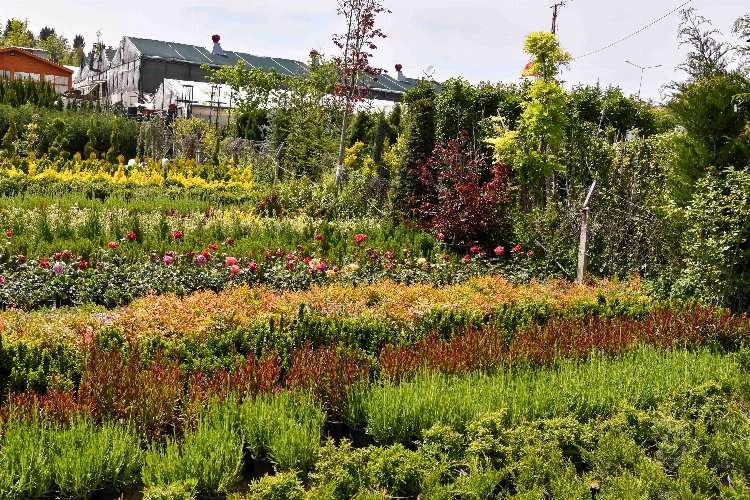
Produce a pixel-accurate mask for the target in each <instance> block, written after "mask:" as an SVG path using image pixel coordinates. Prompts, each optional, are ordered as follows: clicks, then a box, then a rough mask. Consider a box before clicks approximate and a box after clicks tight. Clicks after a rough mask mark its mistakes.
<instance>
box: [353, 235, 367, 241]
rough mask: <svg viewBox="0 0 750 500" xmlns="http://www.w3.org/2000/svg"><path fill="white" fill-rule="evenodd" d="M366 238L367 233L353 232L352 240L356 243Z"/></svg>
mask: <svg viewBox="0 0 750 500" xmlns="http://www.w3.org/2000/svg"><path fill="white" fill-rule="evenodd" d="M366 239H367V235H366V234H362V233H359V234H355V235H354V241H355V242H356V243H362V242H363V241H365V240H366Z"/></svg>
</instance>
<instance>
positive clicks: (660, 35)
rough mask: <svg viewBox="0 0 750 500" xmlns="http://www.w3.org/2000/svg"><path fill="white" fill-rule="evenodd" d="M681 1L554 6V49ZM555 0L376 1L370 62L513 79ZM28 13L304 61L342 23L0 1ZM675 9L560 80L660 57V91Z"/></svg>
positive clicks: (9, 10) (199, 8)
mask: <svg viewBox="0 0 750 500" xmlns="http://www.w3.org/2000/svg"><path fill="white" fill-rule="evenodd" d="M685 1H686V0H569V1H568V2H567V5H566V6H565V7H564V8H563V9H562V10H561V11H560V15H559V18H558V25H559V28H558V34H559V36H560V40H561V43H562V45H563V47H564V48H565V49H566V50H568V51H569V52H570V53H571V54H573V56H580V55H582V54H585V53H587V52H590V51H592V50H596V49H598V48H600V47H603V46H605V45H607V44H609V43H611V42H613V41H616V40H618V39H620V38H622V37H624V36H626V35H628V34H630V33H632V32H634V31H636V30H638V29H640V28H642V27H643V26H645V25H647V24H649V23H650V22H652V21H654V20H655V19H657V18H659V17H661V16H663V15H664V14H666V13H667V12H669V11H671V10H673V9H674V8H676V7H678V6H679V5H681V4H682V3H684V2H685ZM552 3H553V1H552V0H399V1H397V0H384V4H385V5H386V7H388V8H390V10H391V11H392V13H391V14H383V15H382V16H381V17H380V18H378V20H377V24H378V25H379V26H380V27H381V28H382V29H383V31H384V32H385V33H386V34H387V35H388V38H386V39H384V40H381V41H379V42H378V49H377V50H376V51H375V57H374V58H373V63H374V64H375V65H377V66H379V67H382V68H385V69H387V70H389V71H390V72H391V73H393V66H394V64H396V63H401V64H403V66H404V72H405V73H406V74H407V76H412V77H420V76H423V74H424V72H425V70H427V68H428V67H430V66H432V67H434V78H435V79H437V80H444V79H447V78H450V77H453V76H463V77H465V78H467V79H468V80H469V81H471V82H473V83H477V82H479V81H492V82H496V81H503V82H513V81H518V80H519V78H520V71H521V69H522V68H523V66H524V65H525V64H526V62H527V57H526V56H525V55H524V53H523V51H522V46H523V40H524V38H525V36H526V35H527V34H528V33H529V32H531V31H542V30H549V29H550V25H551V9H550V5H551V4H552ZM689 6H692V7H695V8H696V9H697V10H698V11H699V13H701V14H702V15H704V16H705V17H707V18H709V19H712V20H713V23H714V26H715V27H716V28H718V29H720V30H721V31H722V32H723V33H724V34H725V35H726V36H727V37H729V35H730V32H731V26H732V23H733V22H734V20H735V19H736V18H737V17H739V16H741V15H743V14H745V13H748V12H750V2H748V1H746V0H692V1H691V2H690V4H689ZM10 17H20V18H26V19H28V20H29V22H30V28H31V29H32V31H34V32H35V33H38V32H39V30H40V29H41V28H42V27H43V26H45V25H48V26H51V27H54V28H56V29H57V30H58V32H63V33H64V34H65V35H66V36H67V37H68V39H69V40H71V41H72V39H73V36H74V35H76V34H81V35H83V36H84V37H85V39H86V43H87V48H90V47H91V42H92V41H94V40H95V38H96V36H95V33H96V32H97V31H101V32H102V38H103V40H104V41H105V43H107V44H108V45H116V44H117V42H118V41H119V40H120V39H121V38H122V36H124V35H131V36H137V37H142V38H153V39H157V40H166V41H174V42H182V43H191V44H196V45H202V46H209V45H210V44H211V35H213V34H214V33H217V34H219V35H221V37H222V40H221V41H222V46H223V47H224V49H225V50H238V51H243V52H249V53H252V54H257V55H266V56H276V57H287V58H291V59H298V60H306V59H307V54H308V53H309V51H310V49H311V48H315V49H317V50H318V51H321V52H323V53H326V54H332V53H333V51H334V47H333V44H332V43H331V35H332V34H333V33H336V32H341V31H343V29H344V23H343V19H342V18H340V17H337V15H336V1H335V0H275V1H269V0H262V1H261V0H225V1H223V2H219V1H216V0H182V1H173V0H120V1H117V2H112V1H110V0H24V1H20V2H18V1H11V0H0V22H2V23H3V24H4V23H5V20H6V19H8V18H10ZM678 21H679V14H678V13H675V14H673V15H671V16H670V17H668V18H666V19H664V20H663V21H661V22H659V23H658V24H656V25H654V26H652V27H651V28H648V29H647V30H645V31H643V32H642V33H640V34H638V35H636V36H634V37H633V38H631V39H629V40H627V41H625V42H623V43H621V44H619V45H617V46H615V47H613V48H611V49H608V50H605V51H603V52H600V53H598V54H596V55H593V56H590V57H586V58H582V59H579V60H576V61H574V62H573V63H572V64H571V67H570V70H568V71H566V72H565V75H564V79H565V80H566V83H567V85H570V84H573V83H579V82H580V83H591V84H595V83H596V82H597V81H600V82H601V84H602V85H608V84H610V83H611V84H614V85H618V86H620V87H622V88H623V90H624V91H625V93H626V94H635V93H636V92H637V91H638V82H639V78H640V70H638V69H637V68H634V67H632V66H629V65H628V64H626V63H625V61H626V60H630V61H632V62H634V63H636V64H639V65H641V66H652V65H658V64H661V65H662V67H660V68H655V69H651V70H648V71H647V72H646V73H645V78H644V82H643V92H642V95H643V96H644V97H647V98H652V99H655V100H659V99H660V88H661V86H663V85H664V84H666V83H668V82H670V81H672V80H674V79H680V78H682V74H681V73H680V72H678V71H676V69H675V68H676V66H677V65H678V64H679V63H680V62H681V61H682V59H683V56H684V52H685V51H684V50H680V48H679V47H678V42H677V25H678Z"/></svg>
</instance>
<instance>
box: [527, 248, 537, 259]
mask: <svg viewBox="0 0 750 500" xmlns="http://www.w3.org/2000/svg"><path fill="white" fill-rule="evenodd" d="M534 255H536V254H535V253H534V250H529V251H528V252H526V257H528V258H532V257H533V256H534Z"/></svg>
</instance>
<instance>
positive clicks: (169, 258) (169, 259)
mask: <svg viewBox="0 0 750 500" xmlns="http://www.w3.org/2000/svg"><path fill="white" fill-rule="evenodd" d="M163 260H164V263H165V264H166V265H168V266H169V265H171V264H172V262H174V257H172V256H171V255H165V256H164V259H163Z"/></svg>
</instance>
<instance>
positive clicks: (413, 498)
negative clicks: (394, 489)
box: [386, 493, 419, 500]
mask: <svg viewBox="0 0 750 500" xmlns="http://www.w3.org/2000/svg"><path fill="white" fill-rule="evenodd" d="M386 498H388V499H390V500H417V499H418V498H419V493H415V494H414V495H408V496H405V497H397V496H392V495H386Z"/></svg>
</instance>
